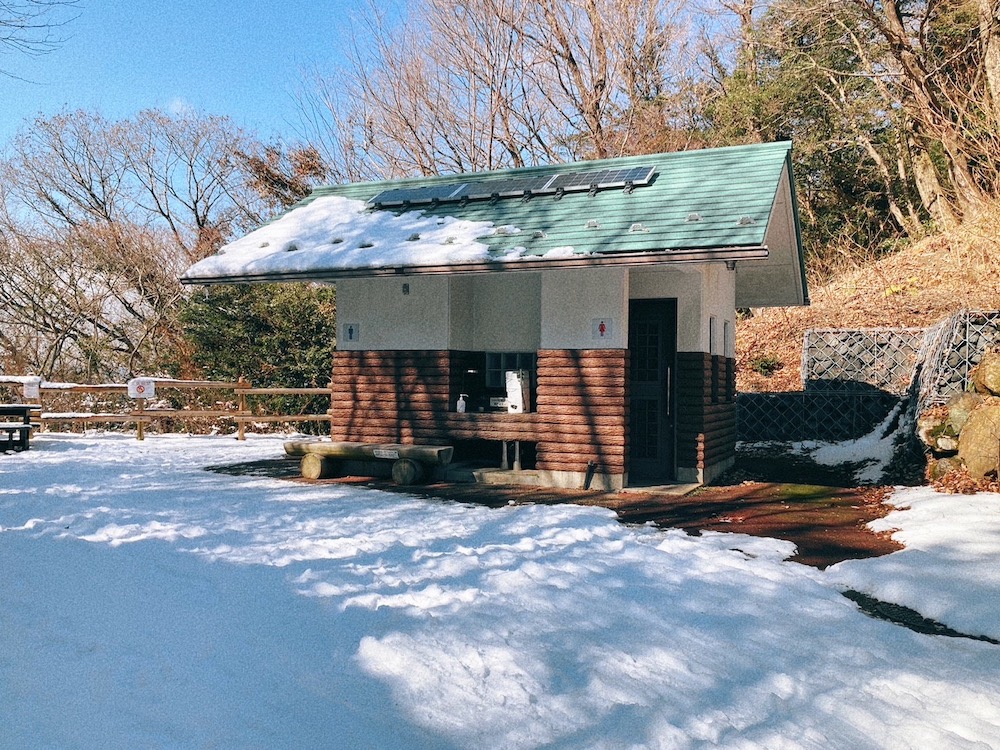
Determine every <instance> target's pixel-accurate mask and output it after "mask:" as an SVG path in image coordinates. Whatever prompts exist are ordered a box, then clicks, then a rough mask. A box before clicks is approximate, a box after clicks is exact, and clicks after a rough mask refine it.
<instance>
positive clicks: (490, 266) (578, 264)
mask: <svg viewBox="0 0 1000 750" xmlns="http://www.w3.org/2000/svg"><path fill="white" fill-rule="evenodd" d="M767 258H768V249H767V247H766V246H764V245H755V246H749V247H726V248H699V249H695V250H688V249H685V250H663V251H657V252H646V253H607V254H602V255H588V256H584V257H579V258H545V259H544V260H543V259H542V258H534V259H521V260H516V261H510V260H506V261H492V262H478V263H455V264H442V265H423V266H379V267H373V268H329V269H310V270H305V271H284V272H266V273H248V274H242V275H240V274H235V275H234V274H227V275H225V276H218V277H212V276H198V277H194V278H188V277H182V278H181V283H182V284H184V285H187V286H200V285H209V284H262V283H274V282H294V281H297V282H303V281H307V282H308V281H311V282H325V283H332V282H335V281H337V280H339V279H360V278H379V277H386V276H417V275H436V276H442V275H451V276H455V275H464V274H477V273H497V272H499V271H510V272H517V271H535V272H538V271H546V270H551V269H567V268H594V267H606V266H654V265H660V266H663V265H674V264H677V263H712V262H714V263H718V262H725V263H736V262H737V261H762V260H767Z"/></svg>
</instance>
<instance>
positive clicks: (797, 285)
mask: <svg viewBox="0 0 1000 750" xmlns="http://www.w3.org/2000/svg"><path fill="white" fill-rule="evenodd" d="M764 244H765V245H766V246H767V250H768V257H767V259H766V260H742V261H740V262H739V263H738V264H737V267H736V274H737V278H738V280H739V281H738V288H739V293H738V295H737V299H736V305H737V307H773V306H779V305H801V304H803V302H804V299H805V293H806V290H805V288H804V287H803V283H802V270H801V266H800V260H799V257H798V245H797V244H796V237H795V215H794V213H793V211H792V192H791V183H790V181H789V174H788V167H787V165H786V167H785V169H784V171H783V172H782V173H781V182H780V183H779V185H778V191H777V194H776V196H775V200H774V208H773V210H772V211H771V221H770V222H769V223H768V225H767V231H766V233H765V234H764Z"/></svg>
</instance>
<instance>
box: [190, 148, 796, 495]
mask: <svg viewBox="0 0 1000 750" xmlns="http://www.w3.org/2000/svg"><path fill="white" fill-rule="evenodd" d="M182 281H183V282H184V283H186V284H213V283H228V282H270V281H299V282H319V283H335V284H336V286H337V317H338V329H337V330H338V341H337V351H336V354H335V358H334V364H333V378H332V382H333V384H334V389H335V391H336V393H337V394H339V396H340V398H339V399H338V401H337V405H336V406H335V407H334V408H333V409H332V412H331V414H332V419H331V427H332V437H333V438H334V439H336V440H351V441H362V442H380V443H381V442H386V443H390V442H391V443H418V444H431V445H435V444H436V445H444V444H447V445H455V446H456V456H458V457H461V456H462V455H463V452H464V453H465V454H467V455H471V454H472V453H475V452H477V451H483V450H485V451H486V452H487V455H492V456H495V457H496V459H497V464H498V465H499V464H500V462H501V448H500V446H501V445H503V446H504V448H503V450H504V454H503V459H504V463H506V461H507V459H508V454H507V451H508V445H509V446H511V450H512V448H513V446H514V445H515V444H516V446H517V448H518V449H519V458H520V466H521V468H522V469H523V470H524V471H522V472H521V474H520V475H516V474H515V473H513V472H512V474H511V475H510V476H509V477H508V478H509V479H510V480H511V481H516V480H517V479H518V478H525V477H529V476H530V478H531V481H534V482H538V483H540V484H545V485H550V486H572V487H580V486H583V485H584V484H585V483H588V484H589V486H593V487H606V488H621V487H623V486H629V485H632V486H635V485H649V484H663V483H670V482H708V481H710V480H711V479H712V478H713V477H716V476H718V475H719V474H720V473H721V472H723V471H725V470H726V469H727V468H729V467H730V466H731V465H732V464H733V462H734V459H735V443H736V414H735V395H736V394H735V326H736V310H737V308H749V307H764V306H779V305H780V306H785V305H803V304H808V299H807V291H806V282H805V275H804V268H803V256H802V245H801V240H800V236H799V225H798V215H797V210H796V203H795V193H794V186H793V179H792V164H791V144H789V143H769V144H758V145H750V146H737V147H729V148H717V149H705V150H699V151H687V152H677V153H667V154H655V155H648V156H637V157H628V158H620V159H609V160H602V161H591V162H583V163H575V164H560V165H556V166H549V167H532V168H527V169H515V170H503V171H496V172H487V173H478V174H462V175H450V176H444V177H429V178H415V179H405V180H395V181H386V182H370V183H359V184H351V185H341V186H336V187H324V188H319V189H317V190H315V191H314V192H313V194H312V195H311V196H310V197H309V198H308V199H306V200H304V201H302V202H301V203H299V204H297V205H295V206H293V207H292V208H291V209H290V210H288V211H287V212H286V213H285V214H283V215H282V216H280V217H279V218H278V219H276V220H275V221H273V222H271V223H269V224H267V225H265V226H263V227H261V228H260V229H257V230H256V231H254V232H251V233H250V234H248V235H247V236H245V237H243V238H241V239H238V240H236V241H234V242H232V243H230V244H228V245H227V246H225V247H224V248H222V250H220V252H219V253H218V254H216V255H214V256H212V257H209V258H207V259H205V260H203V261H201V262H199V263H197V264H196V265H194V266H192V267H191V268H190V269H188V270H187V271H186V272H185V274H184V276H183V278H182ZM460 401H461V402H462V403H461V404H460ZM510 460H513V455H510Z"/></svg>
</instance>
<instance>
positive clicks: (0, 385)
mask: <svg viewBox="0 0 1000 750" xmlns="http://www.w3.org/2000/svg"><path fill="white" fill-rule="evenodd" d="M30 380H31V379H30V378H25V377H17V376H4V375H0V393H3V392H4V391H6V392H8V393H11V395H13V393H12V392H17V391H20V393H19V394H17V396H15V398H16V399H19V400H20V401H21V402H22V403H26V404H30V405H31V406H33V407H34V409H33V410H32V423H33V424H35V425H37V427H39V428H40V429H42V430H48V429H52V428H54V427H57V426H59V425H71V426H79V427H81V428H82V429H86V428H88V427H91V426H93V425H98V424H105V425H106V424H134V425H135V426H136V436H137V437H138V439H139V440H142V439H144V438H145V433H146V429H147V427H148V426H149V425H150V424H151V423H154V422H155V423H157V424H158V425H159V426H160V428H161V429H163V430H164V431H165V432H171V431H173V430H172V429H169V428H172V426H173V425H174V424H176V423H178V422H179V423H181V424H185V425H187V426H188V427H195V426H198V425H199V424H202V423H204V421H205V420H223V421H226V422H231V423H233V424H235V425H236V436H237V438H238V439H239V440H244V439H245V438H246V428H247V425H253V424H274V423H286V424H304V423H315V422H326V423H329V421H330V412H329V411H327V412H326V413H323V414H316V413H297V414H287V413H286V414H275V413H261V410H260V409H259V407H258V404H257V402H258V400H259V398H260V397H267V396H301V397H315V396H328V397H329V398H330V399H331V407H332V399H333V389H332V387H331V386H327V387H326V388H254V387H253V386H252V384H251V383H250V382H249V381H246V380H244V379H242V378H241V379H240V380H238V381H235V382H230V381H217V380H175V379H172V378H149V380H151V381H152V383H153V385H154V397H153V398H129V396H128V391H129V389H128V385H127V384H121V383H101V384H80V383H49V382H46V381H41V382H40V383H39V382H37V381H35V384H34V387H33V386H32V385H31V384H30V382H29V384H28V385H26V381H30ZM167 394H169V395H170V398H167V397H166V396H167ZM217 396H219V397H221V398H217ZM2 400H3V399H0V401H2ZM178 402H183V403H180V405H178ZM81 405H82V406H83V408H68V407H76V406H81ZM94 406H97V407H99V408H96V409H93V408H87V407H94ZM254 407H258V408H254Z"/></svg>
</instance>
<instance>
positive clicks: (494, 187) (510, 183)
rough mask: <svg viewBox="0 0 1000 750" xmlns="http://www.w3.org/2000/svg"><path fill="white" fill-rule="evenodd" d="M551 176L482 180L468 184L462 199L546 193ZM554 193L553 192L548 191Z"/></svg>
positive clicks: (514, 196)
mask: <svg viewBox="0 0 1000 750" xmlns="http://www.w3.org/2000/svg"><path fill="white" fill-rule="evenodd" d="M552 180H553V177H552V175H546V176H545V177H514V178H511V179H509V180H483V181H482V182H470V183H469V185H468V187H467V188H466V189H465V190H464V191H463V192H462V197H463V198H468V199H469V200H481V199H484V198H493V197H497V198H520V197H522V196H524V195H526V194H528V193H532V194H537V193H543V192H546V190H545V188H546V186H547V185H548V184H549V183H550V182H552ZM548 192H554V191H548Z"/></svg>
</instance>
